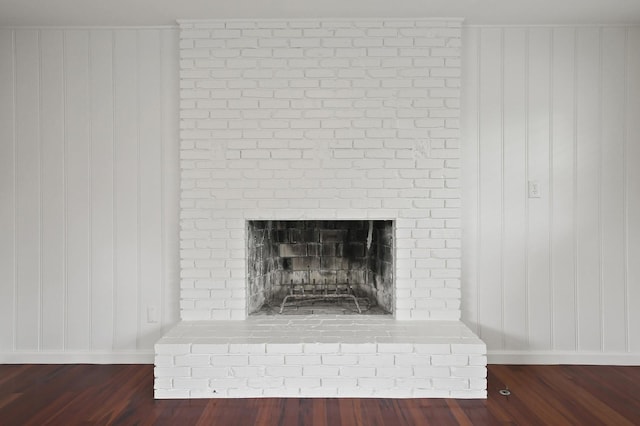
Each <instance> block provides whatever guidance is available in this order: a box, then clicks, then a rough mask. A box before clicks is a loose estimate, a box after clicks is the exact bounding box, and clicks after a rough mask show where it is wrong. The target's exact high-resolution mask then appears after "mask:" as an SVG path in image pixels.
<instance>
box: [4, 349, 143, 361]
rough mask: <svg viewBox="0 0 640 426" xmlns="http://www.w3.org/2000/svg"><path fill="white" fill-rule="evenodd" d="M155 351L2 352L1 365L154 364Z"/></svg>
mask: <svg viewBox="0 0 640 426" xmlns="http://www.w3.org/2000/svg"><path fill="white" fill-rule="evenodd" d="M153 359H154V353H153V351H135V352H133V351H132V352H79V351H74V352H0V364H153Z"/></svg>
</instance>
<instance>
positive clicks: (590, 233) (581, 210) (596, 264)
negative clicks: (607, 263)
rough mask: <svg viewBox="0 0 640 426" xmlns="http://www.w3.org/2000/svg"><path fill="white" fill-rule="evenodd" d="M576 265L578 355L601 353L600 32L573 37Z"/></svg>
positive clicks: (580, 32) (587, 31)
mask: <svg viewBox="0 0 640 426" xmlns="http://www.w3.org/2000/svg"><path fill="white" fill-rule="evenodd" d="M576 37H577V43H576V58H577V59H576V89H577V90H576V96H577V103H576V105H577V109H576V112H575V114H576V124H577V127H576V131H577V136H576V138H577V141H578V144H577V152H576V159H577V162H576V165H577V170H576V176H577V182H576V190H577V194H576V195H577V197H576V199H577V206H576V232H577V233H576V236H575V241H576V248H577V251H576V262H577V266H578V268H577V276H576V282H577V285H578V306H580V311H579V312H578V324H579V330H578V341H579V342H580V347H579V349H580V350H586V351H599V350H601V341H602V336H601V329H600V323H601V312H600V241H599V232H598V229H599V226H600V225H599V224H600V213H599V210H600V201H599V185H600V182H599V177H598V170H599V167H600V134H599V131H600V128H599V123H600V94H601V88H600V87H601V86H600V56H601V52H600V29H598V28H580V29H578V32H577V34H576Z"/></svg>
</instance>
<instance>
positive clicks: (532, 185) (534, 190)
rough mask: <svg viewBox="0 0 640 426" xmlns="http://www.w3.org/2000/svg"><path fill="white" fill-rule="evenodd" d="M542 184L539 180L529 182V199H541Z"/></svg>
mask: <svg viewBox="0 0 640 426" xmlns="http://www.w3.org/2000/svg"><path fill="white" fill-rule="evenodd" d="M540 196H541V194H540V184H539V183H538V181H537V180H530V181H529V198H540Z"/></svg>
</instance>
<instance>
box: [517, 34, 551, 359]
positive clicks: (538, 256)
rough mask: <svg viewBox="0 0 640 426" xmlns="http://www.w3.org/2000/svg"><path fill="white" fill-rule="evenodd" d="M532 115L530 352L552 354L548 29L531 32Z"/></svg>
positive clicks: (529, 150)
mask: <svg viewBox="0 0 640 426" xmlns="http://www.w3.org/2000/svg"><path fill="white" fill-rule="evenodd" d="M527 35H528V44H527V47H528V63H529V68H528V73H527V74H528V76H529V81H528V90H527V91H528V93H529V99H528V108H527V110H528V115H527V137H528V143H527V164H526V165H523V167H526V168H527V171H528V176H527V179H528V180H532V181H536V182H538V184H539V185H540V190H541V196H540V198H531V199H529V202H528V207H529V215H528V220H529V222H528V224H527V227H528V233H529V249H528V250H527V255H528V259H527V265H528V268H527V273H528V282H529V285H528V291H529V293H528V298H527V300H528V301H529V306H528V314H529V316H528V323H529V347H530V348H532V349H534V350H548V349H550V348H551V339H552V335H553V324H552V322H551V304H550V300H551V292H552V288H551V280H550V279H549V278H550V275H551V270H550V268H551V261H550V255H549V247H550V235H551V234H550V216H549V210H550V203H551V200H550V195H551V191H550V187H551V186H550V175H549V157H550V155H549V153H550V137H549V134H550V125H551V123H550V114H549V111H550V108H551V96H550V95H551V92H550V87H551V51H550V49H549V46H550V45H551V32H550V30H549V29H548V28H531V29H528V34H527Z"/></svg>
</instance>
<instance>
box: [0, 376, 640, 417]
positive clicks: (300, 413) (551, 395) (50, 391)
mask: <svg viewBox="0 0 640 426" xmlns="http://www.w3.org/2000/svg"><path fill="white" fill-rule="evenodd" d="M507 386H508V388H509V390H510V391H511V395H510V396H502V395H500V394H499V392H498V391H499V390H500V389H504V388H505V387H507ZM45 424H51V425H77V424H100V425H102V424H118V425H137V424H140V425H163V424H166V425H180V426H186V425H192V424H199V425H225V426H226V425H229V426H236V425H239V426H244V425H304V426H306V425H330V426H339V425H366V426H370V425H371V426H373V425H393V426H401V425H438V426H443V425H496V424H522V425H527V424H531V425H568V424H575V425H597V424H606V425H616V426H618V425H640V367H612V366H509V365H490V366H489V397H488V399H487V400H453V399H400V400H398V399H310V398H301V399H297V398H269V399H215V400H158V401H156V400H154V399H153V366H151V365H0V425H2V426H9V425H45Z"/></svg>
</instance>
